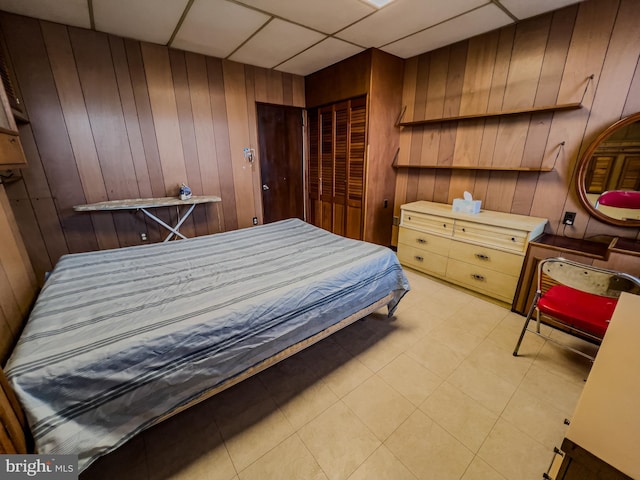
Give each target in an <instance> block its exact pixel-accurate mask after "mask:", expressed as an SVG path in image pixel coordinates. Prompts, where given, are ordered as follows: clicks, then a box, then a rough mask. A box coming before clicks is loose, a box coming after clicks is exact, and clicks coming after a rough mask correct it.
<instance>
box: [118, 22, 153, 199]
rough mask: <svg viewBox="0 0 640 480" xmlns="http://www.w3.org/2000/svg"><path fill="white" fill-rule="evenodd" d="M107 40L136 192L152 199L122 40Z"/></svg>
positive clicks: (131, 82) (131, 83)
mask: <svg viewBox="0 0 640 480" xmlns="http://www.w3.org/2000/svg"><path fill="white" fill-rule="evenodd" d="M108 38H109V46H110V49H111V57H112V59H113V66H114V70H115V73H116V81H117V83H118V91H119V92H120V102H121V104H122V111H123V114H124V123H125V127H126V129H127V138H128V140H129V148H130V149H131V157H132V159H133V166H134V168H135V173H136V182H137V184H138V191H139V192H140V196H141V197H142V198H148V197H153V189H152V187H151V177H150V176H149V169H148V166H147V162H146V159H145V154H144V145H143V142H142V132H141V131H140V122H139V118H138V110H137V108H136V100H135V95H134V93H133V81H132V79H131V72H130V71H129V63H128V59H127V52H126V50H125V44H124V40H123V39H122V38H120V37H116V36H114V35H109V37H108Z"/></svg>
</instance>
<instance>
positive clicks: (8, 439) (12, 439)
mask: <svg viewBox="0 0 640 480" xmlns="http://www.w3.org/2000/svg"><path fill="white" fill-rule="evenodd" d="M392 299H393V292H390V293H389V294H387V295H386V296H385V297H383V298H381V299H379V300H377V301H376V302H374V303H372V304H371V305H369V306H368V307H366V308H364V309H362V310H360V311H358V312H356V313H354V314H352V315H350V316H349V317H347V318H345V319H343V320H341V321H340V322H338V323H336V324H334V325H331V326H330V327H328V328H326V329H325V330H322V331H320V332H318V333H317V334H315V335H313V336H311V337H309V338H307V339H305V340H302V341H301V342H298V343H296V344H294V345H291V346H290V347H288V348H286V349H284V350H282V351H281V352H279V353H277V354H275V355H273V356H271V357H268V358H266V359H265V360H263V361H261V362H260V363H258V364H256V365H254V366H252V367H250V368H248V369H247V370H245V371H243V372H242V373H240V374H239V375H236V376H235V377H232V378H230V379H228V380H226V381H225V382H223V383H222V384H220V385H218V386H216V387H214V388H212V389H210V390H207V391H206V392H204V393H203V394H201V395H200V396H198V397H197V398H195V399H193V400H191V401H189V402H188V403H186V404H184V405H181V406H178V407H176V408H175V409H173V410H172V411H170V412H168V413H166V414H164V415H162V416H161V417H158V419H157V420H156V421H155V422H154V423H153V425H155V424H158V423H160V422H162V421H164V420H166V419H168V418H170V417H172V416H174V415H176V414H178V413H180V412H182V411H184V410H187V409H188V408H190V407H192V406H193V405H196V404H198V403H200V402H202V401H204V400H206V399H208V398H210V397H212V396H214V395H216V394H217V393H220V392H222V391H223V390H226V389H228V388H230V387H232V386H234V385H236V384H237V383H240V382H241V381H243V380H245V379H247V378H249V377H251V376H253V375H255V374H257V373H259V372H261V371H263V370H266V369H267V368H269V367H270V366H272V365H275V364H276V363H278V362H280V361H282V360H284V359H286V358H288V357H290V356H292V355H294V354H296V353H298V352H300V351H301V350H304V349H305V348H307V347H309V346H311V345H313V344H315V343H317V342H319V341H320V340H322V339H324V338H326V337H328V336H329V335H331V334H333V333H335V332H337V331H339V330H341V329H343V328H345V327H347V326H349V325H351V324H352V323H354V322H356V321H357V320H360V319H362V318H364V317H366V316H367V315H369V314H371V313H373V312H375V311H376V310H379V309H380V308H382V307H384V306H385V305H387V304H388V303H389V302H391V300H392ZM1 353H8V352H0V354H1ZM0 356H2V355H0ZM7 358H8V355H7ZM0 387H1V391H0V454H11V453H33V452H32V451H30V450H31V449H32V447H30V445H32V441H31V435H30V433H29V427H28V425H27V421H26V417H25V414H24V412H23V410H22V407H21V406H20V403H19V402H18V399H17V397H16V396H15V394H14V392H13V391H12V389H11V386H10V385H9V382H8V381H7V378H6V376H5V374H4V372H3V371H2V369H0ZM150 426H151V425H150Z"/></svg>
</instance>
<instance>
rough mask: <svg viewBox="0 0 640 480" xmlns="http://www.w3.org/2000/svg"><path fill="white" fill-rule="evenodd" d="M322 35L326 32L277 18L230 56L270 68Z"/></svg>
mask: <svg viewBox="0 0 640 480" xmlns="http://www.w3.org/2000/svg"><path fill="white" fill-rule="evenodd" d="M323 38H325V35H322V34H321V33H318V32H315V31H313V30H309V29H308V28H304V27H300V26H298V25H295V24H293V23H290V22H285V21H284V20H280V19H277V18H276V19H274V20H272V21H271V22H269V23H268V24H267V25H266V26H265V27H264V28H263V29H262V30H260V31H259V32H258V33H256V34H255V35H254V36H253V37H252V38H251V39H250V40H249V41H248V42H247V43H245V44H244V45H243V46H242V47H240V48H239V49H238V50H237V51H236V52H235V53H234V54H233V55H231V57H229V58H230V60H233V61H236V62H240V63H248V64H249V65H255V66H258V67H265V68H273V67H275V66H276V65H278V64H280V63H282V62H284V61H285V60H287V59H289V58H291V57H293V56H294V55H295V54H296V53H298V52H301V51H302V50H304V49H306V48H308V47H310V46H311V45H313V44H314V43H317V42H319V41H321V40H322V39H323Z"/></svg>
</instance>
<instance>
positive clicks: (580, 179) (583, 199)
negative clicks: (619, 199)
mask: <svg viewBox="0 0 640 480" xmlns="http://www.w3.org/2000/svg"><path fill="white" fill-rule="evenodd" d="M637 121H640V112H638V113H634V114H633V115H629V116H628V117H624V118H622V119H620V120H618V121H617V122H615V123H614V124H613V125H611V126H610V127H608V128H607V129H606V130H605V131H604V132H602V133H601V134H600V135H598V137H597V138H596V139H595V140H594V141H593V142H592V143H591V145H589V148H588V149H587V151H586V152H584V154H583V155H582V157H581V158H580V161H579V162H578V174H577V175H576V189H577V191H578V198H579V199H580V203H582V206H583V207H584V208H585V209H586V210H587V212H589V214H590V215H591V216H593V217H595V218H597V219H598V220H600V221H602V222H605V223H608V224H610V225H616V226H618V227H635V228H637V227H640V220H622V219H618V218H613V217H609V216H608V215H605V214H603V213H602V212H601V211H599V210H597V209H596V208H595V206H594V205H592V204H591V203H590V202H589V198H588V197H587V188H586V185H585V181H586V176H587V171H588V169H589V161H590V160H591V157H592V156H593V154H594V153H595V151H596V149H597V148H598V147H599V146H600V144H601V143H602V142H603V141H604V140H605V139H606V138H607V137H609V135H611V134H612V133H613V132H615V131H616V130H618V129H620V128H623V127H626V126H627V125H629V124H630V123H634V122H637Z"/></svg>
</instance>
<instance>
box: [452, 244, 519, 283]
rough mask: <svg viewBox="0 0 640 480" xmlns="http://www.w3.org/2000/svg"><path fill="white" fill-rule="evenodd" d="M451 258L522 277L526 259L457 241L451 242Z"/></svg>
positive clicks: (514, 254)
mask: <svg viewBox="0 0 640 480" xmlns="http://www.w3.org/2000/svg"><path fill="white" fill-rule="evenodd" d="M449 256H450V257H452V258H456V259H458V260H460V261H463V262H465V263H470V264H471V265H476V266H478V267H480V268H487V269H490V270H495V271H497V272H502V273H506V274H507V275H513V276H518V275H520V269H521V268H522V261H523V259H524V257H523V256H522V255H518V254H517V253H509V252H504V251H502V250H494V249H492V248H487V247H483V246H480V245H474V244H471V243H464V242H455V241H454V242H451V248H450V249H449Z"/></svg>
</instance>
